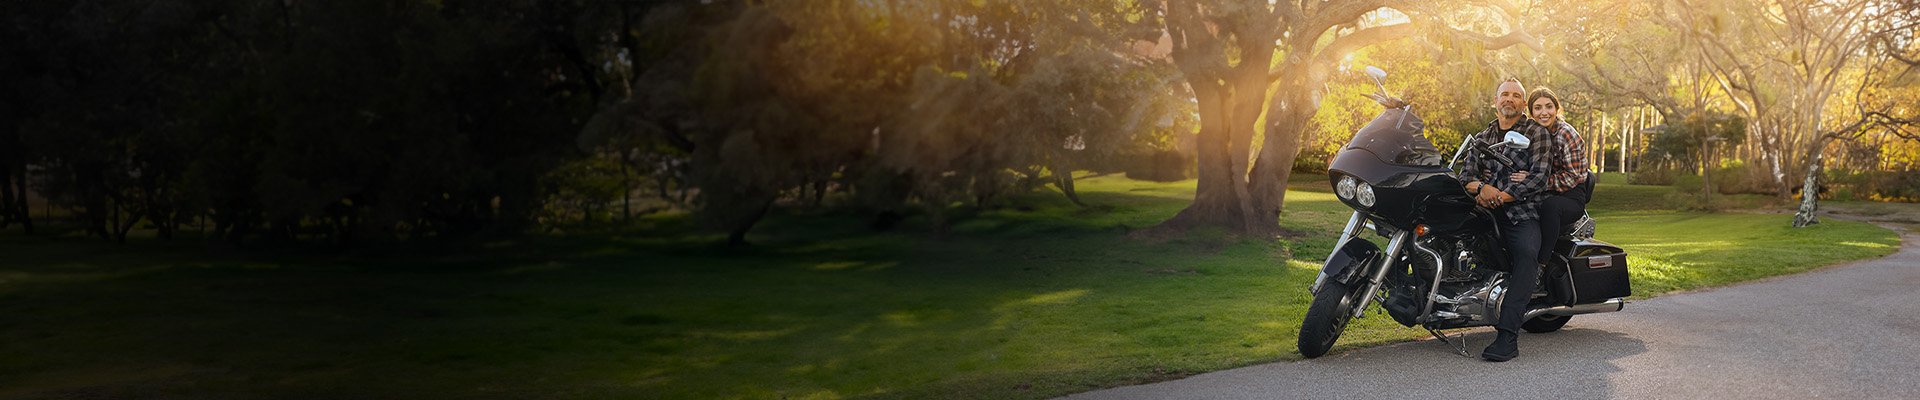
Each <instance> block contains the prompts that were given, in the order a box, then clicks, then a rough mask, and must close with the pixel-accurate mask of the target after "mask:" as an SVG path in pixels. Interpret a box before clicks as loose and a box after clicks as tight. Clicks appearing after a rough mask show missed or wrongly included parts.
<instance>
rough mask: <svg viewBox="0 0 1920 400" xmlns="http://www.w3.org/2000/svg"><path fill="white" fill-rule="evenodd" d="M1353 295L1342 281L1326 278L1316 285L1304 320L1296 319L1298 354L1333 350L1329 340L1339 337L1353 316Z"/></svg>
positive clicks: (1316, 353) (1308, 356)
mask: <svg viewBox="0 0 1920 400" xmlns="http://www.w3.org/2000/svg"><path fill="white" fill-rule="evenodd" d="M1356 297H1357V296H1354V290H1353V288H1350V287H1347V285H1346V284H1342V283H1340V282H1334V281H1332V280H1328V282H1326V283H1324V284H1322V285H1320V293H1318V294H1315V295H1313V304H1312V305H1309V306H1307V317H1306V320H1303V321H1300V355H1302V356H1306V357H1307V358H1314V357H1319V356H1321V355H1325V354H1327V350H1331V349H1333V342H1334V341H1336V340H1339V339H1340V332H1341V331H1344V330H1346V329H1347V321H1349V320H1352V319H1353V307H1354V304H1353V303H1354V302H1356V301H1358V300H1359V299H1358V298H1356ZM1360 306H1365V304H1361V305H1360Z"/></svg>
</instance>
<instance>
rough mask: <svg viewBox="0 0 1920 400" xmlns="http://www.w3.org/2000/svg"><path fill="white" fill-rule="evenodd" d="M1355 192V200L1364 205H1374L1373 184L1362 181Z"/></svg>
mask: <svg viewBox="0 0 1920 400" xmlns="http://www.w3.org/2000/svg"><path fill="white" fill-rule="evenodd" d="M1354 192H1355V193H1354V201H1358V202H1360V205H1362V206H1367V207H1373V185H1368V184H1365V183H1362V184H1360V187H1359V188H1358V189H1355V190H1354Z"/></svg>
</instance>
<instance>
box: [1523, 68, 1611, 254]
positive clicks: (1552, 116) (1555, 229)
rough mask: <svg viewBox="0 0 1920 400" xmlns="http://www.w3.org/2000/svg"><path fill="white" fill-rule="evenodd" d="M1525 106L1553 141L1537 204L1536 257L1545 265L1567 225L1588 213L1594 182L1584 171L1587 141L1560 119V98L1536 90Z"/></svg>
mask: <svg viewBox="0 0 1920 400" xmlns="http://www.w3.org/2000/svg"><path fill="white" fill-rule="evenodd" d="M1527 104H1529V107H1528V108H1529V110H1530V111H1531V113H1530V114H1532V115H1533V119H1534V121H1536V122H1539V123H1540V125H1541V126H1545V127H1547V131H1548V132H1549V133H1550V135H1548V136H1549V137H1551V138H1552V143H1551V145H1550V146H1547V148H1546V149H1547V152H1548V153H1549V154H1548V157H1546V158H1547V162H1548V163H1549V164H1551V165H1548V166H1547V168H1545V169H1544V170H1545V171H1551V172H1550V173H1548V175H1547V176H1546V178H1547V179H1546V180H1547V182H1546V183H1547V187H1546V192H1547V193H1548V196H1546V197H1545V198H1544V199H1543V200H1541V201H1540V249H1541V251H1540V254H1539V257H1540V263H1541V264H1546V262H1547V261H1548V260H1550V259H1552V256H1553V245H1554V241H1555V240H1558V239H1559V238H1560V235H1561V234H1562V233H1564V232H1566V230H1567V225H1568V224H1572V223H1573V222H1574V221H1577V220H1579V219H1580V216H1581V215H1583V214H1585V213H1586V212H1587V201H1589V200H1592V199H1593V179H1591V176H1590V174H1588V172H1587V146H1586V143H1587V142H1586V141H1584V140H1581V138H1580V132H1579V131H1575V130H1574V129H1573V125H1569V124H1567V121H1566V120H1563V119H1561V118H1560V111H1561V110H1562V107H1560V96H1558V95H1555V94H1554V93H1553V90H1550V89H1547V88H1544V87H1543V88H1538V89H1534V90H1533V92H1532V93H1528V94H1527ZM1516 175H1518V174H1516Z"/></svg>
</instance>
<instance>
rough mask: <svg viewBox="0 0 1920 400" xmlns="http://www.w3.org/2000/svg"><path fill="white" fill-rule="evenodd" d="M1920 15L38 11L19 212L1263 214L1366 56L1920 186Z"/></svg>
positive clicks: (10, 68) (2, 174)
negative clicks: (1191, 193) (1552, 93)
mask: <svg viewBox="0 0 1920 400" xmlns="http://www.w3.org/2000/svg"><path fill="white" fill-rule="evenodd" d="M1915 8H1916V7H1914V6H1913V5H1911V4H1904V3H1900V2H1889V1H1880V0H1847V1H1841V2H1814V1H1806V0H1707V1H1703V0H1630V1H1603V2H1586V3H1542V4H1531V3H1517V2H1506V1H1493V2H1485V1H1476V2H1400V1H1390V0H1356V1H1336V2H1268V1H1258V0H1204V1H1183V2H1164V1H1134V0H1113V1H1095V2H1086V1H1066V0H1042V1H1013V0H988V1H975V0H935V1H904V0H880V1H805V2H764V1H672V0H667V1H641V0H632V1H619V0H595V1H587V0H552V1H535V0H522V1H471V0H465V1H459V0H446V1H427V0H417V1H379V0H347V1H336V2H324V3H320V2H248V1H177V0H158V1H139V2H135V1H99V2H78V3H66V2H43V1H32V2H24V3H21V4H16V5H12V6H9V7H7V8H6V9H5V10H4V11H3V12H4V13H5V14H6V15H5V16H6V18H4V19H0V24H3V25H0V27H3V28H4V29H0V76H5V77H6V79H7V83H8V84H7V85H4V87H0V224H4V225H8V226H11V225H15V224H18V225H22V226H23V227H24V229H25V230H27V231H29V232H30V231H32V230H33V229H34V221H35V216H36V215H35V214H36V213H35V212H34V211H39V213H38V214H39V216H40V217H41V219H42V221H41V222H42V224H43V225H44V223H45V222H46V221H45V220H44V219H45V217H46V216H48V215H52V212H53V211H55V210H58V211H60V214H61V215H60V217H59V218H58V219H61V220H62V221H64V222H71V223H72V224H73V225H74V226H77V227H79V228H80V229H81V230H83V231H84V232H86V233H88V234H89V235H92V236H97V237H102V238H109V239H114V240H125V239H126V237H127V236H128V235H129V233H130V232H132V231H134V230H136V229H144V228H151V229H153V230H154V232H155V233H156V234H157V235H158V236H160V237H172V236H175V235H177V234H178V233H179V232H181V231H182V230H183V229H187V228H189V227H191V228H193V229H195V230H196V232H197V231H198V230H201V229H204V230H206V231H207V236H208V237H209V238H210V239H214V240H221V241H226V242H236V243H238V242H246V241H260V240H265V241H291V240H302V239H306V240H326V241H335V242H343V243H345V242H358V241H369V240H371V241H385V240H405V239H411V238H423V237H464V236H471V235H503V234H515V233H520V232H525V231H528V230H539V229H564V228H568V227H572V226H579V225H582V224H588V225H590V224H597V223H607V222H614V221H624V220H627V219H630V218H633V217H634V216H637V215H644V214H649V213H653V212H659V211H667V210H674V211H690V212H694V213H696V214H697V215H698V216H699V217H700V219H701V220H703V221H706V222H708V223H710V224H712V226H715V227H717V228H719V229H721V230H723V231H725V232H727V233H728V236H729V241H730V242H733V243H740V242H743V241H744V240H745V235H746V234H747V233H748V232H750V230H751V229H752V227H753V226H754V225H755V223H756V222H758V221H759V220H761V219H762V218H763V217H764V216H766V215H767V214H768V213H770V212H774V211H775V210H779V209H808V208H836V209H848V210H854V211H855V212H854V213H853V214H854V215H859V216H861V218H867V219H869V220H870V221H871V222H872V224H873V226H874V227H876V228H882V229H885V228H888V227H891V226H893V225H894V224H896V223H898V222H899V221H900V220H901V219H903V218H905V217H906V216H908V215H924V216H926V217H928V218H929V219H930V220H931V221H932V222H933V223H932V226H934V227H935V229H936V230H940V229H943V227H944V226H946V225H947V224H949V223H950V219H952V218H955V217H957V216H959V215H964V214H965V212H960V213H956V211H965V210H968V209H981V208H992V207H999V206H1003V205H1004V201H1005V199H1006V198H1007V197H1008V196H1009V195H1012V194H1018V193H1026V192H1030V191H1034V190H1039V189H1040V188H1051V189H1047V190H1052V191H1058V192H1059V193H1061V194H1062V195H1064V196H1065V197H1066V198H1068V199H1070V200H1071V201H1073V202H1075V203H1082V201H1081V200H1080V199H1079V198H1078V196H1076V194H1075V191H1074V185H1073V175H1072V174H1071V173H1070V172H1071V171H1076V170H1093V171H1101V172H1125V173H1128V174H1129V175H1131V176H1136V177H1140V178H1147V179H1157V180H1178V179H1188V178H1198V182H1197V191H1196V194H1195V198H1194V201H1193V205H1192V206H1190V207H1189V208H1188V209H1187V210H1185V211H1182V212H1181V213H1179V214H1178V215H1175V216H1172V218H1171V219H1170V220H1169V221H1168V222H1167V223H1166V224H1164V225H1162V227H1161V228H1162V229H1170V230H1174V231H1178V230H1183V229H1187V228H1191V227H1195V226H1219V227H1223V228H1226V229H1228V230H1229V231H1232V232H1240V233H1247V234H1256V235H1263V234H1271V233H1276V232H1278V224H1277V221H1278V219H1279V218H1282V217H1283V216H1282V211H1283V210H1282V209H1281V204H1283V201H1284V196H1285V183H1286V182H1287V181H1288V180H1289V179H1290V177H1291V174H1292V172H1294V171H1308V172H1319V171H1323V170H1324V168H1325V165H1326V163H1327V161H1328V158H1329V157H1331V155H1332V154H1334V153H1336V152H1337V149H1338V146H1340V145H1341V144H1344V143H1345V142H1346V140H1347V139H1348V138H1349V137H1350V135H1351V132H1352V130H1353V129H1354V128H1356V127H1357V126H1359V125H1360V124H1364V123H1365V121H1366V120H1367V119H1368V118H1370V117H1371V116H1372V115H1373V114H1374V113H1376V112H1377V111H1378V110H1377V106H1373V105H1371V104H1370V103H1366V102H1365V101H1364V100H1362V99H1360V98H1359V97H1358V94H1359V93H1364V92H1369V91H1372V90H1373V87H1372V84H1371V83H1370V82H1367V81H1366V80H1364V79H1363V78H1361V77H1360V76H1359V75H1358V74H1357V73H1355V72H1354V71H1356V70H1357V69H1358V67H1361V66H1365V65H1381V66H1385V67H1387V68H1388V69H1389V70H1390V71H1393V77H1392V78H1391V79H1390V81H1391V84H1390V86H1391V88H1392V89H1393V90H1395V91H1397V93H1396V94H1401V95H1403V96H1406V97H1408V98H1409V99H1410V100H1413V102H1414V104H1416V105H1418V107H1421V110H1422V113H1423V116H1425V117H1427V119H1428V120H1429V121H1430V122H1431V123H1432V124H1431V126H1433V128H1432V129H1431V133H1430V134H1431V135H1433V136H1434V137H1435V140H1436V142H1438V143H1439V144H1440V145H1441V146H1442V147H1443V148H1450V147H1452V146H1453V145H1454V144H1455V143H1458V141H1459V139H1460V138H1462V137H1463V136H1464V135H1465V134H1467V133H1471V132H1473V131H1477V130H1478V129H1479V128H1480V127H1481V126H1482V125H1484V123H1485V122H1486V121H1487V120H1490V119H1491V118H1492V112H1491V110H1489V109H1488V107H1487V104H1488V103H1490V99H1491V97H1490V93H1488V91H1489V90H1490V89H1488V88H1491V87H1492V86H1493V83H1494V82H1497V81H1498V80H1499V79H1501V78H1504V77H1507V76H1516V77H1520V78H1522V79H1523V80H1525V81H1527V82H1528V83H1529V85H1531V86H1550V87H1554V88H1556V89H1559V90H1560V91H1561V92H1562V94H1563V95H1564V96H1566V97H1567V103H1568V104H1567V106H1568V111H1567V117H1568V119H1569V121H1570V122H1573V123H1574V124H1575V125H1576V127H1578V128H1580V129H1581V130H1582V131H1583V132H1586V133H1587V140H1589V142H1590V143H1589V148H1590V149H1592V150H1593V151H1594V152H1595V155H1594V160H1595V164H1596V166H1597V167H1598V169H1601V170H1606V171H1620V172H1632V173H1635V177H1636V179H1639V180H1642V181H1644V182H1649V183H1670V182H1671V181H1672V180H1673V179H1674V178H1673V177H1674V176H1677V175H1684V174H1694V175H1703V176H1706V177H1708V178H1710V179H1711V180H1712V181H1715V182H1719V183H1720V184H1718V185H1709V186H1710V187H1714V186H1717V187H1720V188H1723V189H1722V190H1730V191H1751V192H1763V193H1768V194H1772V195H1775V196H1778V197H1780V198H1782V199H1788V198H1791V197H1792V196H1794V193H1796V192H1797V189H1796V188H1797V187H1810V186H1815V183H1814V182H1813V180H1814V179H1818V178H1821V177H1827V178H1828V179H1834V178H1837V180H1838V181H1840V182H1842V183H1848V184H1851V185H1854V186H1858V187H1859V188H1860V189H1859V190H1860V191H1861V192H1862V193H1861V196H1863V197H1870V198H1874V199H1883V200H1901V199H1906V200H1911V199H1916V198H1920V194H1917V193H1916V190H1917V189H1915V187H1916V186H1920V182H1914V181H1913V179H1915V178H1913V177H1914V176H1916V175H1920V174H1915V173H1913V171H1915V170H1916V169H1920V164H1917V163H1920V146H1916V145H1915V141H1914V140H1913V139H1914V138H1915V137H1916V135H1914V134H1913V133H1910V131H1909V130H1908V124H1907V121H1909V118H1908V117H1906V116H1910V115H1912V113H1913V111H1912V110H1910V107H1911V104H1913V101H1912V100H1914V98H1915V93H1916V92H1915V91H1914V86H1913V82H1914V79H1915V78H1914V77H1913V74H1911V71H1912V69H1913V66H1914V65H1915V63H1916V60H1920V56H1917V55H1916V53H1915V48H1914V41H1913V39H1914V33H1915V21H1916V20H1917V19H1916V15H1915V14H1914V13H1915ZM1826 160H1831V162H1828V161H1826ZM1823 165H1824V166H1830V167H1832V168H1834V169H1833V170H1823V169H1822V168H1823ZM1810 177H1811V178H1814V179H1809V178H1810ZM29 192H31V193H33V194H34V197H38V198H44V199H46V202H47V205H42V206H41V207H40V209H39V210H32V209H30V208H31V206H30V203H31V202H30V201H29V199H28V198H29V196H28V193H29Z"/></svg>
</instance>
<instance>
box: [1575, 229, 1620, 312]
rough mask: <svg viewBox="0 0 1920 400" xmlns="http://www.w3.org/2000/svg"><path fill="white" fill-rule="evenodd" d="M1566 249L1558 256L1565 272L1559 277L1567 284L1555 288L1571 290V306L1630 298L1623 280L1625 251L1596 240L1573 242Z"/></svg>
mask: <svg viewBox="0 0 1920 400" xmlns="http://www.w3.org/2000/svg"><path fill="white" fill-rule="evenodd" d="M1570 247H1571V248H1570V249H1568V251H1567V252H1564V253H1560V254H1563V255H1564V258H1563V259H1564V260H1566V270H1565V272H1564V275H1560V277H1564V278H1565V279H1566V280H1567V281H1569V282H1567V283H1570V284H1563V285H1557V286H1559V287H1561V288H1566V287H1569V286H1570V287H1571V288H1572V289H1573V294H1572V297H1573V304H1591V303H1599V302H1602V301H1607V299H1611V298H1615V297H1627V296H1629V295H1632V294H1633V285H1632V284H1631V282H1629V280H1628V279H1627V251H1626V250H1622V249H1620V246H1614V245H1613V244H1611V243H1607V242H1602V241H1599V240H1596V239H1582V240H1579V241H1574V242H1572V246H1570Z"/></svg>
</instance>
